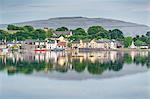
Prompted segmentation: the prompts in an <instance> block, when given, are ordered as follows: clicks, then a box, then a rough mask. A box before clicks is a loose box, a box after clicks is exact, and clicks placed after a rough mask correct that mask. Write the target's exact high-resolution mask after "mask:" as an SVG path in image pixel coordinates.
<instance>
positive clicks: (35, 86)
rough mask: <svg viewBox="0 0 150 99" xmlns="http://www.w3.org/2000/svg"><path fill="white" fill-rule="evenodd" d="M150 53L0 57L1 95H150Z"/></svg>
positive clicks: (81, 98) (136, 98)
mask: <svg viewBox="0 0 150 99" xmlns="http://www.w3.org/2000/svg"><path fill="white" fill-rule="evenodd" d="M149 68H150V52H146V51H144V52H136V51H133V52H117V51H102V52H70V53H69V52H46V53H34V52H30V53H29V52H28V53H25V52H24V53H19V52H13V53H9V54H8V55H7V56H0V78H1V80H0V99H27V98H28V99H60V98H61V99H100V98H102V99H150V76H149V75H150V71H149Z"/></svg>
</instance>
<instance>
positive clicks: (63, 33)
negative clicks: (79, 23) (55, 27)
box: [54, 31, 71, 35]
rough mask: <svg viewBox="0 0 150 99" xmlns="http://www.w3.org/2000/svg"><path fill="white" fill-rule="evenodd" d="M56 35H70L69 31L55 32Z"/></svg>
mask: <svg viewBox="0 0 150 99" xmlns="http://www.w3.org/2000/svg"><path fill="white" fill-rule="evenodd" d="M54 34H56V35H71V31H55V32H54Z"/></svg>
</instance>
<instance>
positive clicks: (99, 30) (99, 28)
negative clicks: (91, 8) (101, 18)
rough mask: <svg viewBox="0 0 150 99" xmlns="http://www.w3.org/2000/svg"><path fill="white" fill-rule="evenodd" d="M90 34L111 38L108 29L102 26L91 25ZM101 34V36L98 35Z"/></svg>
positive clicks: (94, 36) (93, 36)
mask: <svg viewBox="0 0 150 99" xmlns="http://www.w3.org/2000/svg"><path fill="white" fill-rule="evenodd" d="M87 32H88V35H91V36H90V38H92V39H93V38H109V34H108V31H107V30H105V29H104V28H103V27H102V26H91V27H89V28H88V31H87ZM98 36H100V37H98Z"/></svg>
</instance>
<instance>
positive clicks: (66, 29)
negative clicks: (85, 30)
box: [56, 27, 69, 31]
mask: <svg viewBox="0 0 150 99" xmlns="http://www.w3.org/2000/svg"><path fill="white" fill-rule="evenodd" d="M56 31H69V29H68V28H67V27H60V28H57V29H56Z"/></svg>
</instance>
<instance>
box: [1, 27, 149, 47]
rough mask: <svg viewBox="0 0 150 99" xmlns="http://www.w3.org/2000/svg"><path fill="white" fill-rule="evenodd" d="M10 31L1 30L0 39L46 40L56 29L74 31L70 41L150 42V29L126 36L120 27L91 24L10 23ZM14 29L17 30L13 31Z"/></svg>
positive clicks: (126, 43) (127, 44) (129, 43)
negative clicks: (53, 26) (37, 26)
mask: <svg viewBox="0 0 150 99" xmlns="http://www.w3.org/2000/svg"><path fill="white" fill-rule="evenodd" d="M7 29H8V31H4V30H0V40H4V39H6V40H7V41H13V40H16V39H17V40H19V41H22V40H26V39H39V40H44V39H45V38H49V37H52V36H54V35H55V36H56V34H54V32H55V31H72V32H73V35H72V36H70V37H67V36H66V35H62V36H64V37H67V38H68V40H70V41H76V40H81V39H82V40H84V39H115V40H118V41H121V42H123V43H124V46H125V47H128V46H130V45H131V44H132V41H134V42H135V45H137V46H140V45H143V44H150V31H148V32H147V33H145V35H137V36H136V37H131V36H130V37H125V36H124V33H123V32H122V31H121V30H119V29H113V30H106V29H104V28H103V27H102V26H91V27H89V28H88V29H87V31H86V30H84V29H83V28H77V29H74V30H70V29H68V28H67V27H60V28H57V29H47V30H46V31H45V30H44V29H35V28H33V27H32V26H29V25H27V26H22V27H19V26H15V25H8V27H7ZM12 31H16V32H15V33H13V32H12Z"/></svg>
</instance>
